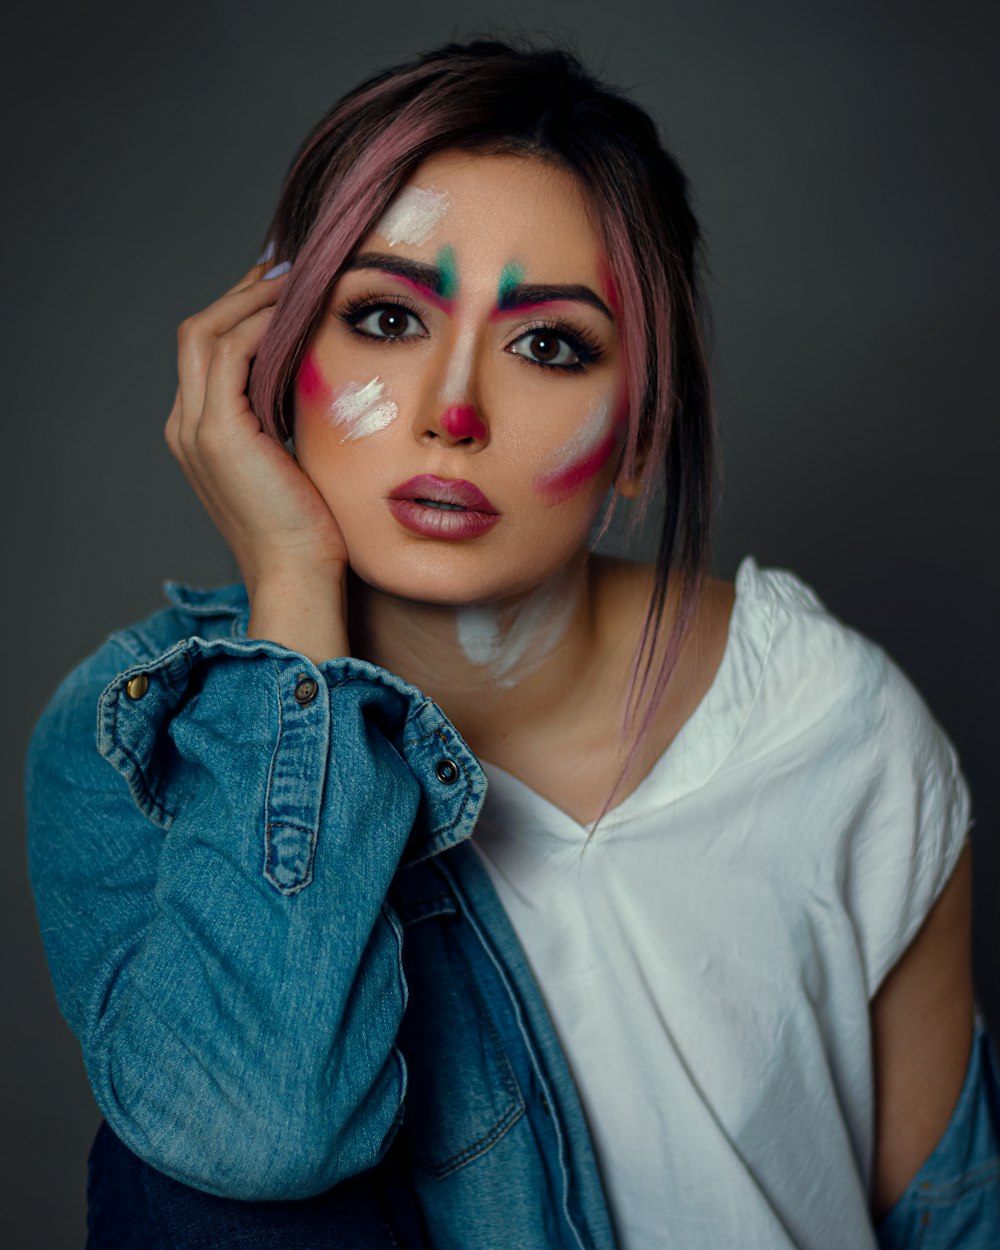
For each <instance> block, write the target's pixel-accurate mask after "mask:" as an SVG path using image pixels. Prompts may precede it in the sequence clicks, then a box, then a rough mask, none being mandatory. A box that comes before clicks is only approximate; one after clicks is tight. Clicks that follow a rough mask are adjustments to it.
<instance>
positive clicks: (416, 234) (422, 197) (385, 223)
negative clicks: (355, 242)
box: [375, 187, 449, 247]
mask: <svg viewBox="0 0 1000 1250" xmlns="http://www.w3.org/2000/svg"><path fill="white" fill-rule="evenodd" d="M448 204H449V200H448V196H447V195H446V194H445V193H444V192H442V191H433V190H431V188H430V187H404V188H403V189H402V191H400V192H399V194H398V195H397V196H395V197H394V198H393V200H392V202H391V203H390V204H389V207H388V208H387V209H386V210H385V212H384V213H383V214H382V216H381V217H380V218H379V221H378V224H377V225H376V227H375V233H376V234H380V235H381V236H382V238H383V239H385V241H386V243H388V244H389V246H390V247H395V246H396V244H397V243H413V244H420V243H426V241H427V240H428V239H429V238H430V237H431V235H432V234H433V233H434V229H435V227H436V226H437V224H438V222H439V221H440V220H441V218H442V217H443V216H444V215H445V213H446V212H447V211H448Z"/></svg>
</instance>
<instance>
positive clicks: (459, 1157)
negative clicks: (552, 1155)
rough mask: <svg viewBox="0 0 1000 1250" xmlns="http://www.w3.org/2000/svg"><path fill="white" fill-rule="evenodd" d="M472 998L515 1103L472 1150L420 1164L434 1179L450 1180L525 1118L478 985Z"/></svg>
mask: <svg viewBox="0 0 1000 1250" xmlns="http://www.w3.org/2000/svg"><path fill="white" fill-rule="evenodd" d="M473 995H474V997H475V1000H476V1007H477V1012H476V1014H477V1016H478V1017H479V1020H480V1023H481V1024H485V1026H486V1029H487V1031H488V1033H489V1036H490V1040H491V1041H492V1043H493V1049H494V1053H495V1056H496V1059H497V1061H498V1062H497V1064H496V1067H497V1069H498V1071H499V1074H500V1080H501V1081H502V1082H503V1086H504V1089H505V1090H506V1092H507V1094H508V1095H509V1097H510V1098H511V1100H512V1101H511V1104H510V1106H509V1107H507V1108H505V1109H504V1110H503V1111H501V1113H500V1116H499V1118H498V1119H497V1120H496V1122H495V1123H494V1124H493V1125H492V1126H491V1127H490V1128H489V1129H487V1131H486V1133H485V1135H484V1136H482V1137H480V1138H479V1140H478V1141H475V1142H473V1143H472V1145H471V1146H466V1147H464V1148H463V1149H462V1150H460V1151H459V1152H458V1153H457V1154H454V1155H452V1156H451V1158H449V1159H443V1160H442V1161H441V1162H440V1163H431V1162H430V1160H418V1161H419V1162H420V1163H421V1166H423V1167H425V1168H427V1169H428V1171H430V1172H433V1173H434V1175H435V1176H448V1175H449V1174H450V1173H451V1172H457V1171H458V1169H459V1168H460V1167H462V1166H463V1165H464V1164H466V1163H469V1162H471V1161H472V1160H473V1159H476V1158H478V1157H479V1156H480V1155H482V1154H485V1153H486V1151H487V1150H489V1148H490V1147H491V1146H493V1145H495V1144H496V1142H498V1141H499V1140H500V1138H501V1137H503V1135H504V1133H506V1132H507V1130H508V1129H509V1128H510V1127H511V1125H513V1124H515V1123H516V1122H517V1121H518V1120H519V1119H520V1118H521V1116H522V1115H523V1114H524V1099H523V1098H522V1096H521V1091H520V1089H519V1088H518V1085H517V1081H515V1079H514V1072H513V1070H512V1068H511V1066H510V1060H509V1059H508V1058H507V1052H506V1051H505V1050H504V1046H503V1041H502V1040H501V1038H500V1034H499V1032H498V1030H497V1027H496V1025H495V1024H494V1023H493V1018H492V1016H491V1015H490V1013H489V1010H488V1009H487V1007H486V1004H485V1003H484V1002H483V1000H482V997H481V995H480V994H479V992H478V991H477V990H476V988H475V985H473Z"/></svg>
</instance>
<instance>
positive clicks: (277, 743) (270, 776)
mask: <svg viewBox="0 0 1000 1250" xmlns="http://www.w3.org/2000/svg"><path fill="white" fill-rule="evenodd" d="M271 668H272V669H273V670H274V700H275V703H276V705H277V711H278V732H277V735H276V737H275V740H274V750H273V751H272V752H271V762H270V763H269V764H268V766H267V786H266V787H265V790H264V863H263V865H262V866H261V872H262V875H263V876H264V878H265V880H267V881H269V882H270V883H271V885H272V886H274V888H275V889H276V890H277V891H278V892H279V893H283V890H282V887H281V886H280V885H279V884H278V882H277V881H275V879H274V877H272V876H271V873H270V869H269V863H270V850H271V846H270V829H271V825H272V823H275V824H276V823H277V822H276V821H275V822H272V820H271V792H272V789H273V786H274V772H275V768H276V766H277V765H276V761H277V758H278V752H279V751H280V750H281V735H282V732H283V730H284V726H285V721H284V716H283V715H282V708H281V682H280V679H279V675H278V666H277V664H276V663H275V661H274V659H273V657H272V659H271Z"/></svg>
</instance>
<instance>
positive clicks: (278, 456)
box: [165, 265, 348, 662]
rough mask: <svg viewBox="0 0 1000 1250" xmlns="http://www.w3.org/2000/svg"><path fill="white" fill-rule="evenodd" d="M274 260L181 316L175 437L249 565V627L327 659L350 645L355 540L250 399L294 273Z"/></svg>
mask: <svg viewBox="0 0 1000 1250" xmlns="http://www.w3.org/2000/svg"><path fill="white" fill-rule="evenodd" d="M264 268H265V266H263V265H255V266H254V268H253V269H251V270H250V271H249V272H248V273H246V274H245V275H244V276H243V277H242V278H241V279H240V281H239V282H237V283H236V285H235V286H233V287H231V288H230V289H229V290H228V291H227V292H226V293H225V294H224V295H223V296H222V297H221V298H220V299H218V300H216V301H215V302H214V303H213V304H210V305H209V306H208V307H207V308H205V309H204V310H203V311H201V312H198V313H195V314H194V315H193V316H191V317H188V318H186V319H185V320H184V321H182V322H181V324H180V326H179V327H178V331H177V345H178V350H177V372H178V387H177V395H176V397H175V399H174V405H173V408H172V409H171V411H170V416H169V417H168V418H167V423H166V429H165V436H166V440H167V444H168V446H169V447H170V450H171V452H172V453H173V455H174V456H175V457H176V458H177V460H178V461H179V463H180V465H181V467H182V469H183V470H184V473H185V476H186V477H187V479H188V481H189V482H190V483H191V486H192V487H193V488H194V490H195V492H196V494H197V495H198V498H199V499H200V500H201V502H202V504H203V505H204V507H205V510H206V511H207V512H208V514H209V516H210V517H211V518H212V521H213V522H214V524H215V526H216V528H217V529H218V530H219V532H220V533H221V534H222V536H223V538H224V539H225V540H226V543H227V544H228V546H229V548H230V550H231V551H232V553H233V555H234V556H235V558H236V561H237V563H238V564H239V567H240V572H241V574H242V576H243V580H244V582H245V583H246V587H247V593H248V594H249V596H250V609H251V612H250V626H249V630H248V632H249V634H250V635H251V636H252V637H257V638H270V639H272V640H273V641H275V642H280V643H282V644H283V645H285V646H287V647H290V648H291V649H293V650H297V651H301V652H302V653H303V654H305V655H307V656H309V658H310V659H312V660H314V661H317V662H319V661H320V660H323V659H328V658H330V657H331V656H334V655H346V654H347V653H348V644H347V630H346V624H345V610H346V605H345V601H344V579H345V574H346V569H347V551H346V548H345V546H344V539H343V535H342V534H341V532H340V527H339V526H338V525H337V521H336V518H335V517H334V515H333V513H332V512H331V510H330V508H329V506H328V504H327V502H326V501H325V500H324V498H323V497H322V496H321V495H320V493H319V491H318V490H317V489H316V487H315V486H314V485H313V483H312V482H311V481H310V480H309V478H308V477H307V476H306V474H305V473H304V472H303V471H302V469H301V468H300V467H299V465H298V464H297V463H296V462H295V460H294V459H293V458H292V457H291V456H290V455H289V454H288V453H287V452H286V451H285V449H284V448H283V447H281V446H280V445H279V444H278V443H277V442H276V441H275V440H274V439H273V438H272V437H271V436H270V435H268V434H266V433H265V432H264V431H263V430H262V429H261V424H260V421H259V420H258V418H257V416H256V414H255V413H254V411H253V409H252V408H251V407H250V403H249V400H248V399H247V395H246V387H247V379H248V377H249V373H250V362H251V361H252V359H253V357H254V355H255V354H256V352H257V349H258V347H259V345H260V342H261V339H262V337H263V335H264V333H265V331H266V329H267V326H268V324H269V322H270V318H271V316H272V315H273V312H274V305H275V302H276V300H277V298H278V295H279V294H280V292H281V289H282V286H283V285H284V282H285V280H286V278H285V275H281V276H278V277H274V278H270V279H265V278H262V276H261V275H262V272H263V270H264Z"/></svg>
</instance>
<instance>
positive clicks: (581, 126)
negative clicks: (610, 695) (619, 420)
mask: <svg viewBox="0 0 1000 1250" xmlns="http://www.w3.org/2000/svg"><path fill="white" fill-rule="evenodd" d="M446 149H451V150H455V149H459V150H464V151H470V152H481V153H488V154H514V155H525V156H533V157H536V158H540V159H542V160H546V161H551V162H553V163H555V164H556V165H558V166H560V167H561V168H563V169H565V170H567V171H569V172H570V173H572V174H573V175H575V176H576V178H577V180H578V182H579V184H580V186H581V189H582V191H583V193H584V195H585V197H586V198H587V200H588V202H589V205H590V207H591V210H592V212H593V215H594V219H595V225H596V226H597V228H598V230H599V232H600V233H601V235H602V236H603V242H604V246H605V252H606V256H607V260H608V265H609V267H610V270H611V273H610V275H609V278H610V287H611V289H612V291H613V296H614V298H613V302H614V304H615V307H614V308H613V312H614V313H615V316H616V320H617V321H618V325H619V334H620V338H621V342H622V348H623V364H624V371H625V381H626V387H627V395H628V409H629V415H628V426H627V434H626V438H625V442H624V446H623V449H622V464H621V469H622V471H623V472H624V473H625V474H626V475H628V476H629V477H632V478H636V477H638V481H639V494H638V497H637V499H636V502H635V505H634V507H633V509H632V515H631V518H630V524H629V533H630V534H631V533H634V532H635V531H636V530H637V529H638V527H639V526H640V525H641V523H642V521H643V518H644V516H645V515H646V512H647V509H648V506H649V504H650V501H651V500H652V499H653V497H654V496H655V495H656V494H657V493H658V492H659V491H662V496H663V518H662V525H661V531H660V537H659V546H658V550H657V555H656V574H655V580H654V588H653V593H652V595H651V598H650V603H649V606H648V610H647V614H646V619H645V622H644V625H643V630H642V634H641V637H640V641H639V645H638V647H637V649H636V653H635V656H634V658H633V664H632V670H631V675H630V679H629V684H628V690H627V694H626V701H625V717H624V720H623V724H622V726H621V740H622V742H623V743H624V742H626V741H627V739H628V737H629V734H630V733H632V734H633V743H632V747H631V748H630V750H629V751H628V753H627V756H626V759H625V763H624V765H623V766H622V769H621V771H620V773H619V774H618V778H617V780H616V783H615V787H614V789H613V790H612V792H611V793H610V794H609V796H608V798H607V801H606V802H605V804H604V807H603V809H602V811H601V815H600V817H599V818H598V819H599V820H600V819H601V818H603V816H604V815H605V814H606V813H607V811H608V810H609V808H610V805H611V802H612V800H613V799H614V797H615V795H616V794H617V792H618V789H619V788H620V786H621V784H622V781H623V780H624V778H625V776H626V775H627V773H628V770H629V768H630V767H631V765H632V762H633V760H634V758H635V755H636V753H637V751H638V749H639V747H640V745H641V743H642V741H643V740H644V738H645V736H646V734H647V733H648V731H649V729H650V727H651V725H652V723H653V718H654V716H655V714H656V711H657V709H658V707H659V706H660V704H661V702H662V699H663V695H664V693H665V690H666V687H667V683H668V681H669V679H670V676H671V674H672V672H673V670H674V668H675V666H676V663H677V658H678V654H679V652H680V648H681V645H682V644H683V641H684V639H685V637H686V635H687V631H688V628H689V626H690V624H691V623H692V621H693V619H694V614H695V610H696V607H697V603H698V600H699V596H700V591H701V587H702V585H703V581H704V576H705V573H706V570H707V563H708V553H709V531H710V522H711V502H712V494H713V464H714V444H715V421H714V412H713V403H712V394H711V381H710V376H709V365H708V351H707V343H708V341H709V328H710V312H709V310H708V308H707V305H706V304H705V302H704V300H703V297H702V291H701V273H702V271H703V269H704V258H703V255H702V252H703V243H702V237H701V232H700V229H699V227H698V223H697V221H696V219H695V216H694V213H693V211H692V208H691V204H690V192H689V184H688V180H687V178H686V176H685V174H684V172H683V171H682V169H681V168H680V166H679V165H678V163H677V161H676V160H675V159H674V157H673V156H671V155H670V153H669V152H668V151H667V150H666V148H665V147H664V145H663V144H662V142H661V141H660V138H659V136H658V134H657V129H656V125H655V124H654V122H653V120H652V118H651V117H650V116H649V114H648V113H646V112H645V111H644V110H643V109H641V108H640V107H639V106H638V105H636V104H634V103H632V102H631V101H630V100H628V99H626V98H625V97H624V96H623V95H622V94H621V93H620V92H619V91H618V90H616V89H615V88H613V87H610V86H608V85H606V84H604V83H602V82H600V81H598V80H597V79H596V78H595V77H593V76H592V75H591V74H589V73H588V72H587V71H586V70H585V69H584V67H583V65H582V64H581V62H580V61H579V59H578V58H577V57H576V56H575V55H573V54H572V53H571V52H569V51H567V50H566V49H564V48H538V47H534V46H530V45H525V46H513V45H512V44H511V43H509V42H500V41H497V40H474V41H472V42H469V43H464V44H458V43H449V44H445V45H444V46H442V47H439V48H435V49H433V50H432V51H430V52H427V53H425V54H424V55H422V56H420V57H418V58H417V59H416V60H413V61H410V62H407V63H405V64H402V65H399V66H396V67H394V68H392V69H389V70H386V71H384V72H383V73H380V74H378V75H376V76H375V77H373V78H370V79H368V80H367V81H366V82H363V83H362V84H361V85H360V86H358V87H356V88H355V89H354V90H353V91H350V92H348V93H347V94H346V95H345V96H344V97H343V98H342V99H340V100H339V101H338V102H337V103H336V104H335V105H334V106H333V108H331V109H330V111H329V112H328V113H327V114H326V116H324V117H323V118H322V119H321V120H320V121H319V122H318V123H317V125H316V126H314V127H313V129H312V131H311V132H310V133H309V134H308V135H307V137H306V139H305V140H304V142H303V143H302V145H301V147H300V148H299V151H298V153H297V154H296V156H295V157H294V159H293V161H292V164H291V166H290V168H289V171H288V174H287V176H286V178H285V183H284V186H283V189H282V192H281V196H280V199H279V202H278V206H277V209H276V211H275V214H274V218H273V220H272V222H271V224H270V227H269V229H268V232H267V235H266V236H265V239H264V240H263V243H264V244H266V245H268V246H271V247H273V254H274V259H275V260H276V261H278V260H289V261H294V262H295V264H294V267H293V269H292V272H291V274H290V275H289V278H288V280H287V283H286V286H285V290H284V291H283V292H282V294H281V296H280V298H279V300H278V303H277V306H276V310H275V315H274V317H273V319H272V323H271V325H270V327H269V328H268V331H267V334H266V335H265V337H264V340H263V342H262V343H261V346H260V349H259V352H258V355H257V358H256V360H255V362H254V368H253V372H252V376H251V382H250V401H251V405H252V407H253V409H254V411H255V412H256V413H257V414H258V416H259V418H260V420H261V423H262V425H263V426H264V428H265V429H266V430H268V431H269V432H270V433H271V434H273V435H275V436H276V437H279V438H283V437H286V436H287V435H288V433H289V432H290V425H291V422H290V420H289V417H290V414H291V412H292V403H293V392H292V386H293V382H294V379H295V376H296V373H297V371H298V368H299V365H300V363H301V360H302V357H303V355H304V353H305V349H306V347H307V345H308V343H309V341H310V339H311V337H312V335H313V332H314V331H315V329H316V327H317V325H318V322H319V319H320V317H321V316H322V312H323V309H324V307H325V304H326V301H327V299H328V296H329V293H330V291H331V289H332V287H333V285H334V283H335V282H336V280H337V278H338V277H339V275H340V273H341V272H342V270H343V268H344V266H345V265H346V263H347V261H348V260H349V259H350V258H351V256H352V254H353V252H354V251H355V250H356V249H357V247H358V246H359V244H360V243H361V241H362V239H363V238H364V237H365V236H366V235H367V234H368V233H369V232H370V231H371V230H372V228H373V227H374V226H375V224H376V223H377V222H378V220H379V218H380V217H381V215H382V213H383V212H384V210H385V208H386V207H387V205H388V203H389V201H390V200H391V199H392V197H393V196H394V195H395V194H396V192H397V191H399V190H400V189H401V187H402V186H403V185H404V184H405V183H406V182H407V181H408V180H409V178H410V177H411V176H412V174H413V173H414V171H415V169H416V167H417V166H418V165H419V164H420V162H421V161H423V160H424V159H426V158H427V157H429V156H431V155H432V154H433V153H436V152H441V151H444V150H446ZM610 519H611V512H610V511H609V512H608V514H607V515H606V517H605V521H604V525H603V526H602V530H601V532H602V533H603V532H604V529H606V527H607V525H608V523H609V522H610ZM674 577H677V578H679V580H680V597H679V604H678V611H677V614H676V616H675V619H674V622H673V625H672V628H671V629H670V630H669V633H667V634H666V636H665V637H664V629H663V625H664V615H665V612H664V609H665V603H666V599H667V591H668V586H669V585H670V584H672V578H674ZM595 827H596V823H595Z"/></svg>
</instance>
